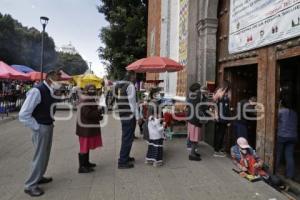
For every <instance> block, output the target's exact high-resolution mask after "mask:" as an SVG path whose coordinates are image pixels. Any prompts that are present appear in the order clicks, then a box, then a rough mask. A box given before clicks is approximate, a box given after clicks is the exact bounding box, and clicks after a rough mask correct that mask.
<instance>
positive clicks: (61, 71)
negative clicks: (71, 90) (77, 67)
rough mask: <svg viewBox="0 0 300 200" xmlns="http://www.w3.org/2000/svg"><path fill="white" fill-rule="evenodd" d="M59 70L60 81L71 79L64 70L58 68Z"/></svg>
mask: <svg viewBox="0 0 300 200" xmlns="http://www.w3.org/2000/svg"><path fill="white" fill-rule="evenodd" d="M59 72H60V74H61V75H60V80H62V81H68V80H71V79H72V77H71V76H69V75H68V74H67V73H66V72H64V71H63V70H60V71H59Z"/></svg>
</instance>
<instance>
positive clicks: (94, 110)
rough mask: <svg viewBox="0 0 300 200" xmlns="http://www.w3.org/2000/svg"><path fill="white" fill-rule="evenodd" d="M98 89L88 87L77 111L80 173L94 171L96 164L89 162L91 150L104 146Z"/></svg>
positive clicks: (91, 86) (92, 86)
mask: <svg viewBox="0 0 300 200" xmlns="http://www.w3.org/2000/svg"><path fill="white" fill-rule="evenodd" d="M96 97H97V96H96V87H95V86H94V85H87V86H86V87H85V88H84V94H83V95H82V99H81V101H80V104H79V106H78V109H77V113H78V116H77V126H76V135H77V136H79V144H80V152H79V154H78V157H79V169H78V173H89V172H92V171H94V169H93V168H94V167H96V164H94V163H90V162H89V153H90V150H91V149H96V148H98V147H101V146H102V138H101V129H100V124H99V123H100V120H102V113H101V110H100V108H99V106H98V105H97V102H96Z"/></svg>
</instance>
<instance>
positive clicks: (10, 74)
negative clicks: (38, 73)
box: [0, 61, 30, 81]
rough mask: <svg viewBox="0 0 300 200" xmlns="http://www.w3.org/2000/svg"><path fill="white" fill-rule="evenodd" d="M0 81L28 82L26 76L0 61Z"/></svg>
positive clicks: (28, 78)
mask: <svg viewBox="0 0 300 200" xmlns="http://www.w3.org/2000/svg"><path fill="white" fill-rule="evenodd" d="M0 79H14V80H23V81H24V80H30V77H29V76H28V75H27V74H24V73H22V72H18V71H17V70H15V69H14V68H12V67H10V66H9V65H7V64H6V63H4V62H2V61H0Z"/></svg>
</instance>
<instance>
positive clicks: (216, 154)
mask: <svg viewBox="0 0 300 200" xmlns="http://www.w3.org/2000/svg"><path fill="white" fill-rule="evenodd" d="M213 156H214V157H219V158H224V157H226V154H225V153H223V152H215V153H214V155H213Z"/></svg>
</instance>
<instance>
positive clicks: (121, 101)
mask: <svg viewBox="0 0 300 200" xmlns="http://www.w3.org/2000/svg"><path fill="white" fill-rule="evenodd" d="M135 81H136V74H135V73H134V72H128V73H127V74H126V75H125V78H124V79H123V80H122V81H119V82H118V83H117V85H116V86H115V95H116V99H117V106H118V109H119V115H120V119H121V125H122V142H121V149H120V158H119V161H118V168H119V169H129V168H133V167H134V164H133V162H134V161H135V159H134V158H133V157H130V151H131V147H132V143H133V139H134V132H135V128H136V122H137V121H138V123H139V124H140V123H141V117H140V112H139V108H138V105H137V98H136V90H135V87H134V83H135Z"/></svg>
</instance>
